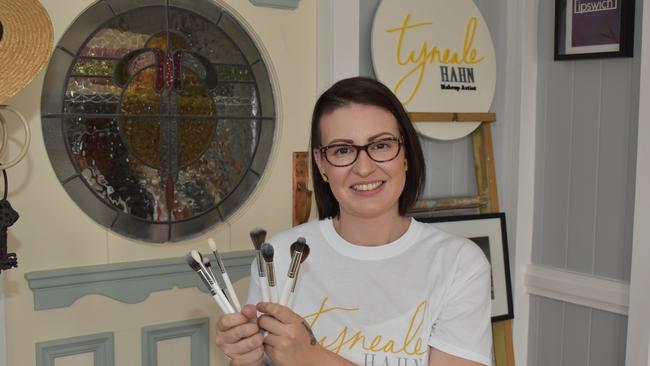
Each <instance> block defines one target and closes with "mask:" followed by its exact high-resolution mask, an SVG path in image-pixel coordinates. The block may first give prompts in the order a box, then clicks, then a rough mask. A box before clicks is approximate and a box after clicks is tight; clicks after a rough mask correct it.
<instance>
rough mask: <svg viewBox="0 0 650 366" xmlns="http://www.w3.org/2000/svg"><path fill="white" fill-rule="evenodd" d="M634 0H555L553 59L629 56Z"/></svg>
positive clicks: (631, 42) (632, 42)
mask: <svg viewBox="0 0 650 366" xmlns="http://www.w3.org/2000/svg"><path fill="white" fill-rule="evenodd" d="M633 48H634V0H555V60H573V59H587V58H604V57H632V56H633Z"/></svg>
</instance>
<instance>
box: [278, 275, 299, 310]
mask: <svg viewBox="0 0 650 366" xmlns="http://www.w3.org/2000/svg"><path fill="white" fill-rule="evenodd" d="M295 280H296V278H295V277H294V278H289V277H287V283H285V284H284V288H283V289H282V296H281V297H280V302H279V304H280V305H284V306H287V304H289V296H290V295H291V288H292V287H293V281H295Z"/></svg>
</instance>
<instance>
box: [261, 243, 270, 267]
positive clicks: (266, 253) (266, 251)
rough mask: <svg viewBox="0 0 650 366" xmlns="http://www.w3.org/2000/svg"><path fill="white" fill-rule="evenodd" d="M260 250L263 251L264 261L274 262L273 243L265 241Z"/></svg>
mask: <svg viewBox="0 0 650 366" xmlns="http://www.w3.org/2000/svg"><path fill="white" fill-rule="evenodd" d="M260 251H261V252H262V257H264V262H267V263H270V262H273V245H271V244H269V243H264V244H262V248H261V249H260Z"/></svg>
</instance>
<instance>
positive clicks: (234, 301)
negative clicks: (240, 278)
mask: <svg viewBox="0 0 650 366" xmlns="http://www.w3.org/2000/svg"><path fill="white" fill-rule="evenodd" d="M221 277H223V282H225V283H226V289H227V290H228V296H230V300H232V304H233V305H234V306H235V309H237V311H241V304H240V303H239V300H238V299H237V294H236V293H235V288H234V287H232V282H231V281H230V277H229V276H228V272H224V273H222V274H221Z"/></svg>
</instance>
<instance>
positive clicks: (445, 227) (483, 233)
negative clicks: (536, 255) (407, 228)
mask: <svg viewBox="0 0 650 366" xmlns="http://www.w3.org/2000/svg"><path fill="white" fill-rule="evenodd" d="M416 220H418V221H420V222H424V223H431V224H433V225H434V226H436V227H437V228H438V229H440V230H442V231H445V232H447V233H450V234H453V235H457V236H461V237H464V238H467V239H470V240H472V241H473V242H474V243H476V245H478V246H479V247H480V248H481V249H482V250H483V253H485V255H486V257H487V258H488V260H489V261H490V265H491V266H492V273H491V274H492V322H498V321H502V320H507V319H512V318H514V311H513V304H512V286H511V282H510V262H509V258H508V238H507V234H506V215H505V213H503V212H498V213H489V214H478V215H462V216H432V217H417V218H416Z"/></svg>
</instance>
